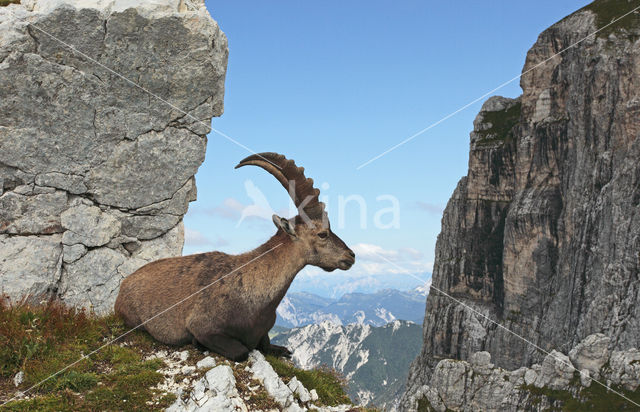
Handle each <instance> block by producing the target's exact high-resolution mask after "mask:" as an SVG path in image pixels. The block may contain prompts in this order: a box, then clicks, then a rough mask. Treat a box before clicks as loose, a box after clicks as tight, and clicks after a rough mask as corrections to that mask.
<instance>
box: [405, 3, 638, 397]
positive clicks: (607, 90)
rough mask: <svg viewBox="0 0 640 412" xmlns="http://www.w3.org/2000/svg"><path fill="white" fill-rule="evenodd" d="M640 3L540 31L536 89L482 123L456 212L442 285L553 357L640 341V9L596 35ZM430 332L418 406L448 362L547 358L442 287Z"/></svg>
mask: <svg viewBox="0 0 640 412" xmlns="http://www.w3.org/2000/svg"><path fill="white" fill-rule="evenodd" d="M639 5H640V3H638V2H637V1H626V0H598V1H595V2H593V3H592V4H590V5H588V6H586V7H585V8H583V9H581V10H579V11H577V12H576V13H574V14H572V15H570V16H568V17H566V18H565V19H563V20H561V21H560V22H558V23H556V24H554V25H553V26H551V27H550V28H549V29H547V30H545V31H544V32H543V33H542V34H541V35H540V36H539V37H538V40H537V41H536V43H535V44H534V45H533V47H532V48H531V50H530V51H529V53H528V54H527V58H526V62H525V65H524V69H523V76H522V78H521V82H520V85H521V87H522V90H523V94H522V96H521V97H519V98H518V99H513V100H512V99H505V98H501V97H494V98H491V99H489V100H488V101H487V102H486V103H485V104H484V105H483V107H482V109H481V111H480V113H479V115H478V117H477V118H476V120H475V122H474V130H473V132H472V133H471V145H470V154H469V171H468V175H467V176H466V177H464V178H462V179H461V180H460V182H459V184H458V186H457V188H456V190H455V192H454V193H453V196H452V198H451V200H450V201H449V204H448V205H447V208H446V210H445V212H444V216H443V219H442V232H441V234H440V235H439V237H438V241H437V245H436V260H435V264H434V272H433V285H434V286H435V287H436V288H438V289H439V290H442V291H445V292H446V293H448V294H450V295H451V296H453V297H455V298H456V299H459V300H460V301H461V302H463V303H464V304H466V305H468V306H470V307H472V308H473V309H475V310H477V311H478V312H479V313H482V314H484V315H486V316H488V317H489V318H491V319H493V320H495V321H496V322H498V323H500V324H501V325H503V326H505V327H506V328H508V329H510V330H511V331H513V332H515V333H517V334H519V335H521V336H522V337H523V338H525V339H527V340H529V341H530V342H532V343H534V344H536V345H539V346H540V347H542V348H544V349H545V350H547V351H549V352H550V351H552V350H557V351H559V352H563V353H568V351H569V350H570V349H571V348H572V347H574V346H575V345H577V344H578V343H579V342H580V341H581V340H582V339H584V338H585V337H586V336H588V335H591V334H594V333H603V334H604V335H606V336H607V337H608V338H609V340H608V348H609V350H627V349H630V348H633V347H636V346H638V342H639V341H640V306H639V305H637V303H638V302H639V301H640V279H639V268H640V252H639V251H640V43H639V41H638V39H640V13H638V12H636V13H633V14H631V15H629V16H627V17H625V18H624V19H622V20H620V21H619V22H617V23H615V24H614V25H612V26H609V27H607V28H606V29H604V30H602V31H600V32H598V33H597V35H595V36H590V37H587V38H585V37H586V36H587V35H588V34H590V33H593V32H594V31H596V30H597V29H598V28H600V27H603V26H605V25H606V24H608V23H610V22H611V21H612V19H613V18H615V17H618V16H621V15H623V14H625V13H627V12H629V11H631V10H632V9H633V8H635V7H637V6H639ZM582 39H584V40H582ZM581 40H582V41H581ZM579 41H580V42H579ZM576 42H579V43H578V44H575V43H576ZM574 44H575V46H574V47H571V48H569V49H568V50H566V51H563V50H564V49H565V48H568V47H569V46H572V45H574ZM561 51H563V52H562V53H560V54H559V55H558V56H556V57H552V56H554V55H555V54H556V53H558V52H561ZM539 64H540V65H539ZM538 65H539V66H538ZM423 336H424V345H423V348H422V352H421V354H420V355H419V356H418V358H417V359H416V360H415V361H414V363H413V364H412V368H411V372H410V377H409V380H408V384H407V393H406V394H405V401H406V400H407V399H408V397H410V396H412V395H413V394H415V393H416V391H418V390H419V388H420V387H421V386H422V385H425V384H429V383H430V382H431V380H432V375H433V374H434V368H436V365H437V364H438V362H439V361H440V360H442V359H445V358H453V359H462V360H466V359H469V358H470V357H471V355H472V354H474V353H475V352H478V351H487V352H489V353H490V354H491V358H492V359H493V362H494V363H495V364H496V365H497V366H499V367H503V368H507V369H516V368H519V367H521V366H530V365H532V364H533V363H534V362H540V361H542V359H543V358H544V356H545V354H544V353H543V352H542V351H539V350H537V349H536V348H535V347H534V346H532V345H530V344H528V343H527V342H525V341H524V340H523V339H521V338H519V337H516V336H514V335H513V334H511V333H509V332H508V331H505V330H504V329H502V328H499V327H498V326H496V325H495V324H493V323H490V322H489V321H487V320H486V319H485V318H483V317H482V316H479V315H478V314H476V313H473V312H472V311H471V310H469V309H466V308H465V307H464V306H462V305H460V304H459V303H456V302H455V301H453V300H452V299H451V298H449V297H446V296H444V295H442V294H441V293H438V292H437V291H435V290H432V291H431V293H430V294H429V296H428V299H427V308H426V313H425V320H424V329H423ZM404 405H405V407H408V405H407V404H406V403H405V404H404Z"/></svg>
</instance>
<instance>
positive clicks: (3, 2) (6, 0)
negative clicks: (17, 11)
mask: <svg viewBox="0 0 640 412" xmlns="http://www.w3.org/2000/svg"><path fill="white" fill-rule="evenodd" d="M9 4H20V0H0V7H4V6H8V5H9Z"/></svg>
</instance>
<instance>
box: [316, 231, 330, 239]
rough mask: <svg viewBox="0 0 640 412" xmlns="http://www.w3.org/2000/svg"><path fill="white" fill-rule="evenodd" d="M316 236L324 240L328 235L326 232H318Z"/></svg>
mask: <svg viewBox="0 0 640 412" xmlns="http://www.w3.org/2000/svg"><path fill="white" fill-rule="evenodd" d="M318 236H320V238H321V239H326V238H327V236H329V234H328V233H327V232H320V233H318Z"/></svg>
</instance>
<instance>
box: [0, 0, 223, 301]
mask: <svg viewBox="0 0 640 412" xmlns="http://www.w3.org/2000/svg"><path fill="white" fill-rule="evenodd" d="M70 47H73V49H74V50H72V49H71V48H70ZM227 54H228V50H227V40H226V38H225V36H224V34H223V33H222V32H221V30H220V29H219V27H218V25H217V24H216V22H215V21H214V20H213V19H212V18H211V16H210V15H209V13H208V12H207V10H206V9H205V7H204V2H203V1H200V0H196V1H186V0H156V1H153V2H142V1H133V0H112V1H105V0H80V1H73V0H23V1H22V4H11V5H9V6H7V7H0V112H2V120H0V293H2V294H5V295H8V297H10V298H11V299H12V300H14V301H15V300H17V299H20V298H22V297H23V296H26V295H30V296H41V295H54V296H56V297H58V298H60V299H61V300H63V301H64V302H65V303H66V304H68V305H73V306H76V307H86V308H92V309H93V310H95V311H96V312H97V313H104V312H107V311H109V310H110V309H111V308H112V306H113V302H114V300H115V297H116V295H117V291H118V288H119V285H120V281H121V280H122V279H123V278H124V277H125V276H127V275H128V274H130V273H132V272H133V271H135V270H136V269H137V268H138V267H140V266H142V265H144V264H145V263H147V262H149V261H152V260H155V259H158V258H161V257H167V256H175V255H180V254H181V252H182V245H183V238H184V236H183V226H182V217H183V215H184V214H185V213H186V211H187V207H188V204H189V202H190V201H193V200H195V197H196V186H195V180H194V174H195V173H196V171H197V169H198V167H199V166H200V164H201V163H202V162H203V160H204V156H205V149H206V134H207V133H208V132H209V130H210V126H209V125H210V122H211V118H212V117H213V116H219V115H221V114H222V110H223V94H224V78H225V72H226V62H227ZM131 82H135V84H136V85H133V84H132V83H131ZM143 89H144V90H143ZM154 96H155V97H154ZM163 101H164V102H163ZM166 102H168V103H170V104H167V103H166Z"/></svg>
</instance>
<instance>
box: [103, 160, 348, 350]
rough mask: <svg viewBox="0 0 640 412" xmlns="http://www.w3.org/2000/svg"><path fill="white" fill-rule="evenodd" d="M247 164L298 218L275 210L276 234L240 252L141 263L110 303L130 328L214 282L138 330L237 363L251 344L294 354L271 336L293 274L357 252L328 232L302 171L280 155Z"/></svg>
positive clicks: (343, 262)
mask: <svg viewBox="0 0 640 412" xmlns="http://www.w3.org/2000/svg"><path fill="white" fill-rule="evenodd" d="M246 165H254V166H260V167H262V168H263V169H265V170H266V171H268V172H269V173H271V174H272V175H273V176H275V177H276V179H278V181H279V182H280V183H281V184H282V185H283V186H284V187H285V189H287V191H288V192H289V195H290V196H291V198H292V200H293V202H294V203H295V205H296V207H297V208H298V212H299V214H298V216H296V217H295V218H292V219H285V218H282V217H279V216H276V215H273V222H274V223H275V225H276V227H277V228H278V231H277V232H276V234H275V235H274V236H273V237H272V238H271V239H269V240H268V241H267V242H266V243H265V244H263V245H261V246H259V247H258V248H256V249H254V250H252V251H250V252H247V253H243V254H241V255H228V254H226V253H222V252H208V253H200V254H196V255H190V256H181V257H174V258H167V259H160V260H157V261H155V262H152V263H149V264H147V265H145V266H143V267H141V268H140V269H138V270H137V271H136V272H134V273H133V274H131V275H130V276H128V277H127V278H126V279H125V280H124V281H123V282H122V284H121V285H120V292H119V294H118V298H117V299H116V303H115V311H116V313H118V314H119V315H120V316H122V318H124V321H125V323H126V325H127V326H129V327H136V326H138V325H140V324H141V323H143V322H145V321H147V320H149V319H151V318H153V317H154V316H155V315H157V314H159V313H161V312H162V311H164V310H166V309H167V308H168V307H170V306H171V305H174V304H176V303H178V302H180V301H181V300H182V299H185V298H187V297H188V296H189V295H191V294H194V293H195V292H197V291H199V290H200V289H202V288H204V287H205V286H207V285H210V284H211V283H212V282H216V283H215V284H213V285H211V286H210V287H208V288H206V289H205V290H203V291H201V292H199V293H197V294H195V295H194V296H192V297H190V298H188V299H186V300H185V301H184V302H182V303H180V304H178V305H177V306H175V307H174V308H172V309H170V310H168V311H166V312H165V313H163V314H162V315H160V316H157V317H156V318H154V319H153V320H151V321H149V322H147V323H145V324H144V325H143V326H142V327H143V328H144V329H146V330H147V332H149V333H150V334H151V336H153V337H154V338H156V339H157V340H159V341H160V342H163V343H167V344H171V345H182V344H186V343H194V344H200V345H202V346H205V347H206V348H208V349H210V350H212V351H214V352H217V353H219V354H221V355H223V356H225V357H227V358H229V359H232V360H235V361H241V360H245V359H246V358H247V356H248V354H249V351H251V350H253V349H256V348H257V349H258V350H260V351H262V352H265V353H272V354H276V355H284V356H289V355H290V354H291V352H290V351H289V350H288V349H287V348H285V347H282V346H277V345H272V344H271V343H270V341H269V335H268V333H269V330H270V329H271V328H272V327H273V325H274V323H275V320H276V308H277V307H278V304H279V303H280V301H281V300H282V298H283V297H284V295H285V293H286V292H287V289H288V288H289V285H291V282H292V281H293V279H294V278H295V276H296V274H297V273H298V272H299V271H300V270H301V269H302V268H303V267H305V266H306V265H314V266H319V267H321V268H322V269H324V270H326V271H332V270H335V269H342V270H347V269H349V268H350V267H351V266H352V265H353V264H354V262H355V254H354V253H353V251H351V249H349V248H348V247H347V245H346V244H345V243H344V242H343V241H342V240H341V239H340V238H339V237H338V236H336V235H335V234H334V233H333V232H332V231H331V229H330V227H329V220H328V218H327V214H326V212H325V211H324V204H323V203H322V202H320V201H319V200H318V195H319V194H320V191H319V190H318V189H316V188H314V187H313V180H312V179H307V178H305V176H304V169H303V168H298V167H297V166H296V164H295V163H294V161H293V160H287V159H286V158H285V157H284V156H282V155H279V154H277V153H261V154H258V155H252V156H249V157H247V158H246V159H244V160H242V161H241V162H240V163H239V164H238V165H237V166H236V168H238V167H241V166H246ZM274 248H275V249H274ZM267 252H268V253H267ZM263 254H264V256H261V255H263ZM232 272H233V273H232ZM230 273H231V274H230ZM228 274H230V275H228ZM226 275H228V276H226Z"/></svg>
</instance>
